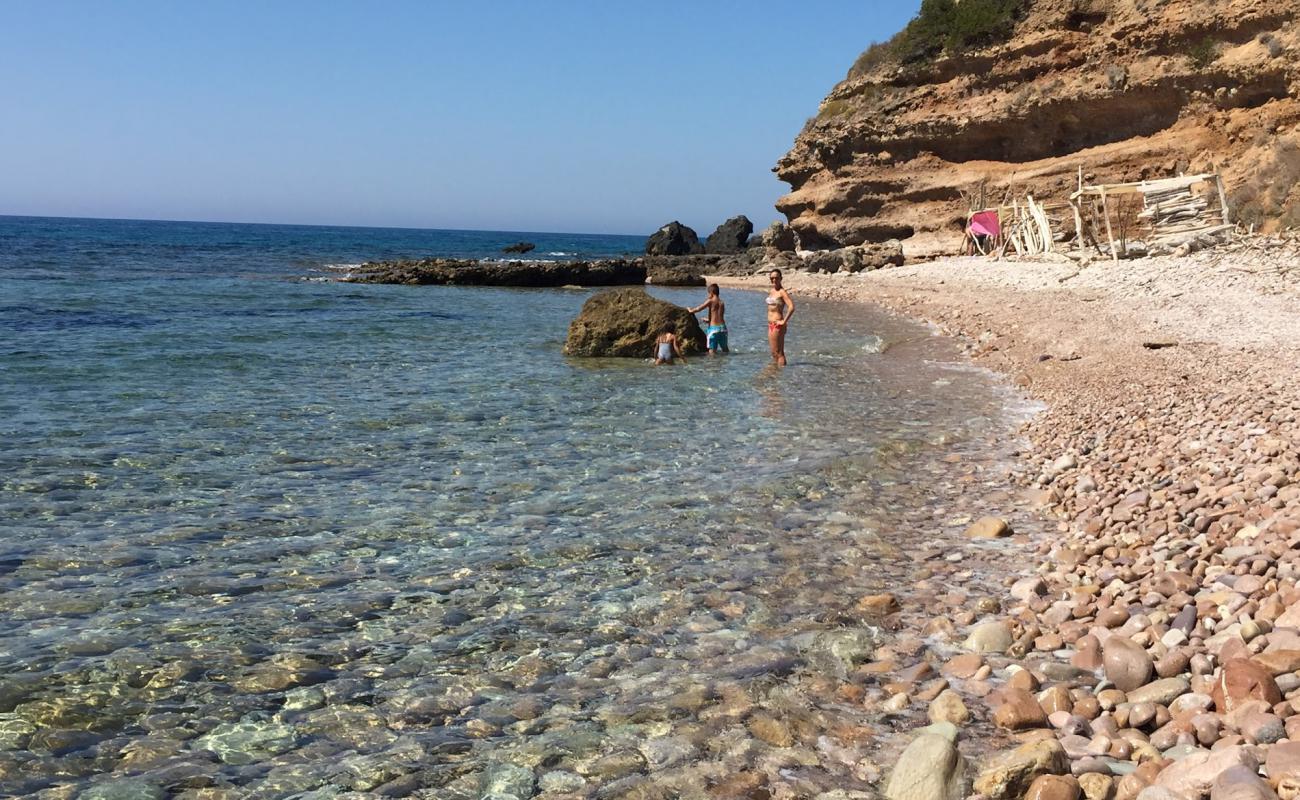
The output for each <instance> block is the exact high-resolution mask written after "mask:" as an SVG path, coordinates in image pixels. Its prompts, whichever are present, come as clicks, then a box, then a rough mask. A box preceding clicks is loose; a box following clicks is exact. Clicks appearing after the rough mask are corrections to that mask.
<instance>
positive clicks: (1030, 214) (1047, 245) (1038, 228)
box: [966, 195, 1071, 256]
mask: <svg viewBox="0 0 1300 800" xmlns="http://www.w3.org/2000/svg"><path fill="white" fill-rule="evenodd" d="M1070 216H1071V206H1070V205H1069V204H1068V203H1039V202H1037V201H1036V200H1034V198H1033V196H1032V195H1029V196H1026V197H1025V199H1024V202H1023V203H1022V202H1021V201H1019V200H1015V199H1013V200H1012V201H1011V203H1010V204H1009V205H1001V206H998V207H997V208H985V209H980V210H978V211H972V212H971V213H970V214H969V215H968V216H967V218H966V235H967V237H968V238H969V244H970V247H969V249H970V250H971V251H972V252H979V253H981V254H984V255H994V254H997V255H998V256H1003V255H1006V254H1007V253H1008V252H1014V253H1015V254H1016V255H1022V256H1032V255H1041V254H1043V253H1050V252H1052V250H1053V249H1054V248H1055V247H1056V244H1057V243H1058V242H1063V241H1066V240H1067V239H1069V235H1068V233H1067V232H1068V231H1069V225H1068V222H1069V220H1070Z"/></svg>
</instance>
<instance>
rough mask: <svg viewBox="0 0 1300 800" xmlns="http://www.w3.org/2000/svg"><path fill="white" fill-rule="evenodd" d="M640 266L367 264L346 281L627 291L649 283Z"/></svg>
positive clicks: (442, 261) (612, 262) (443, 261)
mask: <svg viewBox="0 0 1300 800" xmlns="http://www.w3.org/2000/svg"><path fill="white" fill-rule="evenodd" d="M645 276H646V266H645V264H644V263H642V262H641V261H639V260H626V259H606V260H600V261H472V260H461V259H451V258H429V259H424V260H419V261H380V262H372V263H367V264H362V265H361V266H360V267H358V268H356V269H355V270H353V271H352V272H351V273H349V274H348V275H346V276H345V277H344V278H343V279H342V280H344V281H347V282H350V283H401V284H407V285H429V284H438V285H448V286H531V287H547V286H626V285H632V284H639V283H645Z"/></svg>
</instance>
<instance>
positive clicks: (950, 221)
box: [775, 0, 1300, 257]
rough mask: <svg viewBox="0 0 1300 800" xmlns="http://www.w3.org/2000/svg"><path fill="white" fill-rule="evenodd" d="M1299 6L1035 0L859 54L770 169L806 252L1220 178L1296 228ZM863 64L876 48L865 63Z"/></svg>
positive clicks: (1273, 222) (938, 242)
mask: <svg viewBox="0 0 1300 800" xmlns="http://www.w3.org/2000/svg"><path fill="white" fill-rule="evenodd" d="M1297 14H1300V3H1297V2H1296V0H1284V1H1283V2H1264V1H1263V0H1221V2H1209V1H1208V0H1167V1H1166V2H1161V3H1149V2H1135V0H1034V1H1032V2H1028V3H1026V4H1025V11H1024V13H1023V14H1022V15H1021V17H1020V18H1019V19H1018V20H1017V21H1016V22H1015V23H1014V25H1013V26H1011V27H1010V28H1009V30H1008V33H1009V38H1008V39H1007V40H1006V41H1005V42H1004V43H1002V44H999V45H996V46H992V47H988V48H986V49H982V50H976V51H969V52H966V53H963V54H960V55H948V56H940V57H937V58H935V59H933V60H930V61H926V62H921V63H911V64H900V63H898V62H897V61H896V60H892V59H889V58H886V59H883V60H882V61H883V63H878V64H875V65H871V66H858V67H855V70H854V71H853V72H852V73H851V74H850V75H849V77H848V78H846V79H845V80H844V81H842V82H840V83H839V84H838V85H837V86H835V88H834V89H833V90H832V91H831V92H830V94H828V95H827V96H826V98H825V99H824V100H823V101H822V103H821V105H820V108H819V110H818V113H817V115H816V117H814V118H813V119H810V120H809V121H808V124H807V125H806V126H805V128H804V130H803V131H802V132H801V133H800V134H799V136H798V138H797V139H796V141H795V144H794V147H793V148H792V149H791V150H790V152H789V153H787V154H786V155H785V156H784V157H783V158H781V160H780V161H779V163H778V164H777V166H776V167H775V172H776V173H777V175H778V176H779V177H780V178H781V180H783V181H785V182H787V183H789V184H790V187H791V191H790V193H789V194H788V195H786V196H785V197H783V198H781V200H780V201H779V202H778V203H777V208H778V209H779V210H780V211H781V212H782V213H784V214H785V215H786V216H787V218H788V219H789V220H790V225H791V226H792V227H793V228H794V229H795V230H796V231H797V232H798V234H799V237H800V243H801V246H802V247H804V248H809V249H819V248H828V247H835V246H842V245H853V244H859V243H862V242H879V241H884V240H886V239H891V238H897V239H901V240H903V243H904V248H905V250H906V252H907V254H908V256H909V257H917V256H926V255H932V254H936V253H941V252H952V251H955V250H957V249H958V248H960V247H961V245H962V242H963V239H962V226H963V223H964V220H965V214H966V212H967V210H968V209H969V208H970V207H971V206H972V205H974V204H977V203H978V202H979V200H980V198H981V197H982V198H983V201H984V203H983V204H984V205H986V206H988V205H997V204H999V203H1001V202H1003V201H1004V199H1008V198H1010V197H1017V196H1018V197H1023V196H1024V195H1026V194H1032V195H1033V196H1034V197H1035V198H1036V199H1038V200H1040V201H1047V202H1055V201H1060V202H1064V201H1065V200H1067V199H1068V195H1069V193H1070V192H1071V191H1073V190H1074V189H1075V188H1076V187H1077V184H1078V180H1079V177H1080V171H1082V174H1083V179H1084V180H1085V181H1088V182H1105V183H1112V182H1124V181H1136V180H1142V179H1148V178H1158V177H1165V176H1169V175H1176V174H1179V173H1192V172H1212V171H1219V172H1221V173H1222V174H1223V176H1224V178H1225V181H1226V184H1227V188H1228V193H1229V200H1230V204H1231V205H1232V206H1233V208H1234V213H1235V217H1236V219H1237V220H1239V221H1241V222H1243V223H1246V224H1248V225H1249V224H1253V225H1256V226H1259V227H1261V228H1263V229H1273V228H1278V227H1285V226H1287V225H1300V125H1298V123H1300V100H1298V99H1297V96H1298V95H1300V67H1297V64H1300V59H1297V53H1300V39H1298V37H1300V32H1298V31H1297V24H1296V18H1297ZM861 61H866V62H869V61H871V59H862V60H861Z"/></svg>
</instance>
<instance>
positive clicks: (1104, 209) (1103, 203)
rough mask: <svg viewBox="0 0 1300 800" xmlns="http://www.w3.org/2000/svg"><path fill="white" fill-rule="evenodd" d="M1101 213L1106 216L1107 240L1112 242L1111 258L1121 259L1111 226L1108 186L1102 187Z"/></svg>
mask: <svg viewBox="0 0 1300 800" xmlns="http://www.w3.org/2000/svg"><path fill="white" fill-rule="evenodd" d="M1101 215H1102V216H1103V217H1105V218H1106V241H1107V242H1109V243H1110V258H1111V260H1112V261H1119V251H1118V250H1116V249H1115V233H1114V231H1112V230H1111V227H1110V206H1109V205H1108V204H1107V203H1106V188H1105V187H1102V189H1101Z"/></svg>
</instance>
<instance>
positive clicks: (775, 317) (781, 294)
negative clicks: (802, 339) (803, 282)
mask: <svg viewBox="0 0 1300 800" xmlns="http://www.w3.org/2000/svg"><path fill="white" fill-rule="evenodd" d="M767 279H768V280H769V281H771V283H772V290H771V291H769V292H768V293H767V299H766V302H767V343H768V345H769V346H770V347H771V348H772V360H773V361H775V362H776V364H777V366H780V367H784V366H785V329H786V323H787V322H789V321H790V317H793V316H794V300H793V299H791V297H790V293H789V292H787V291H786V290H785V289H784V288H783V287H782V286H781V270H779V269H774V270H772V271H771V272H770V273H768V275H767Z"/></svg>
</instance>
